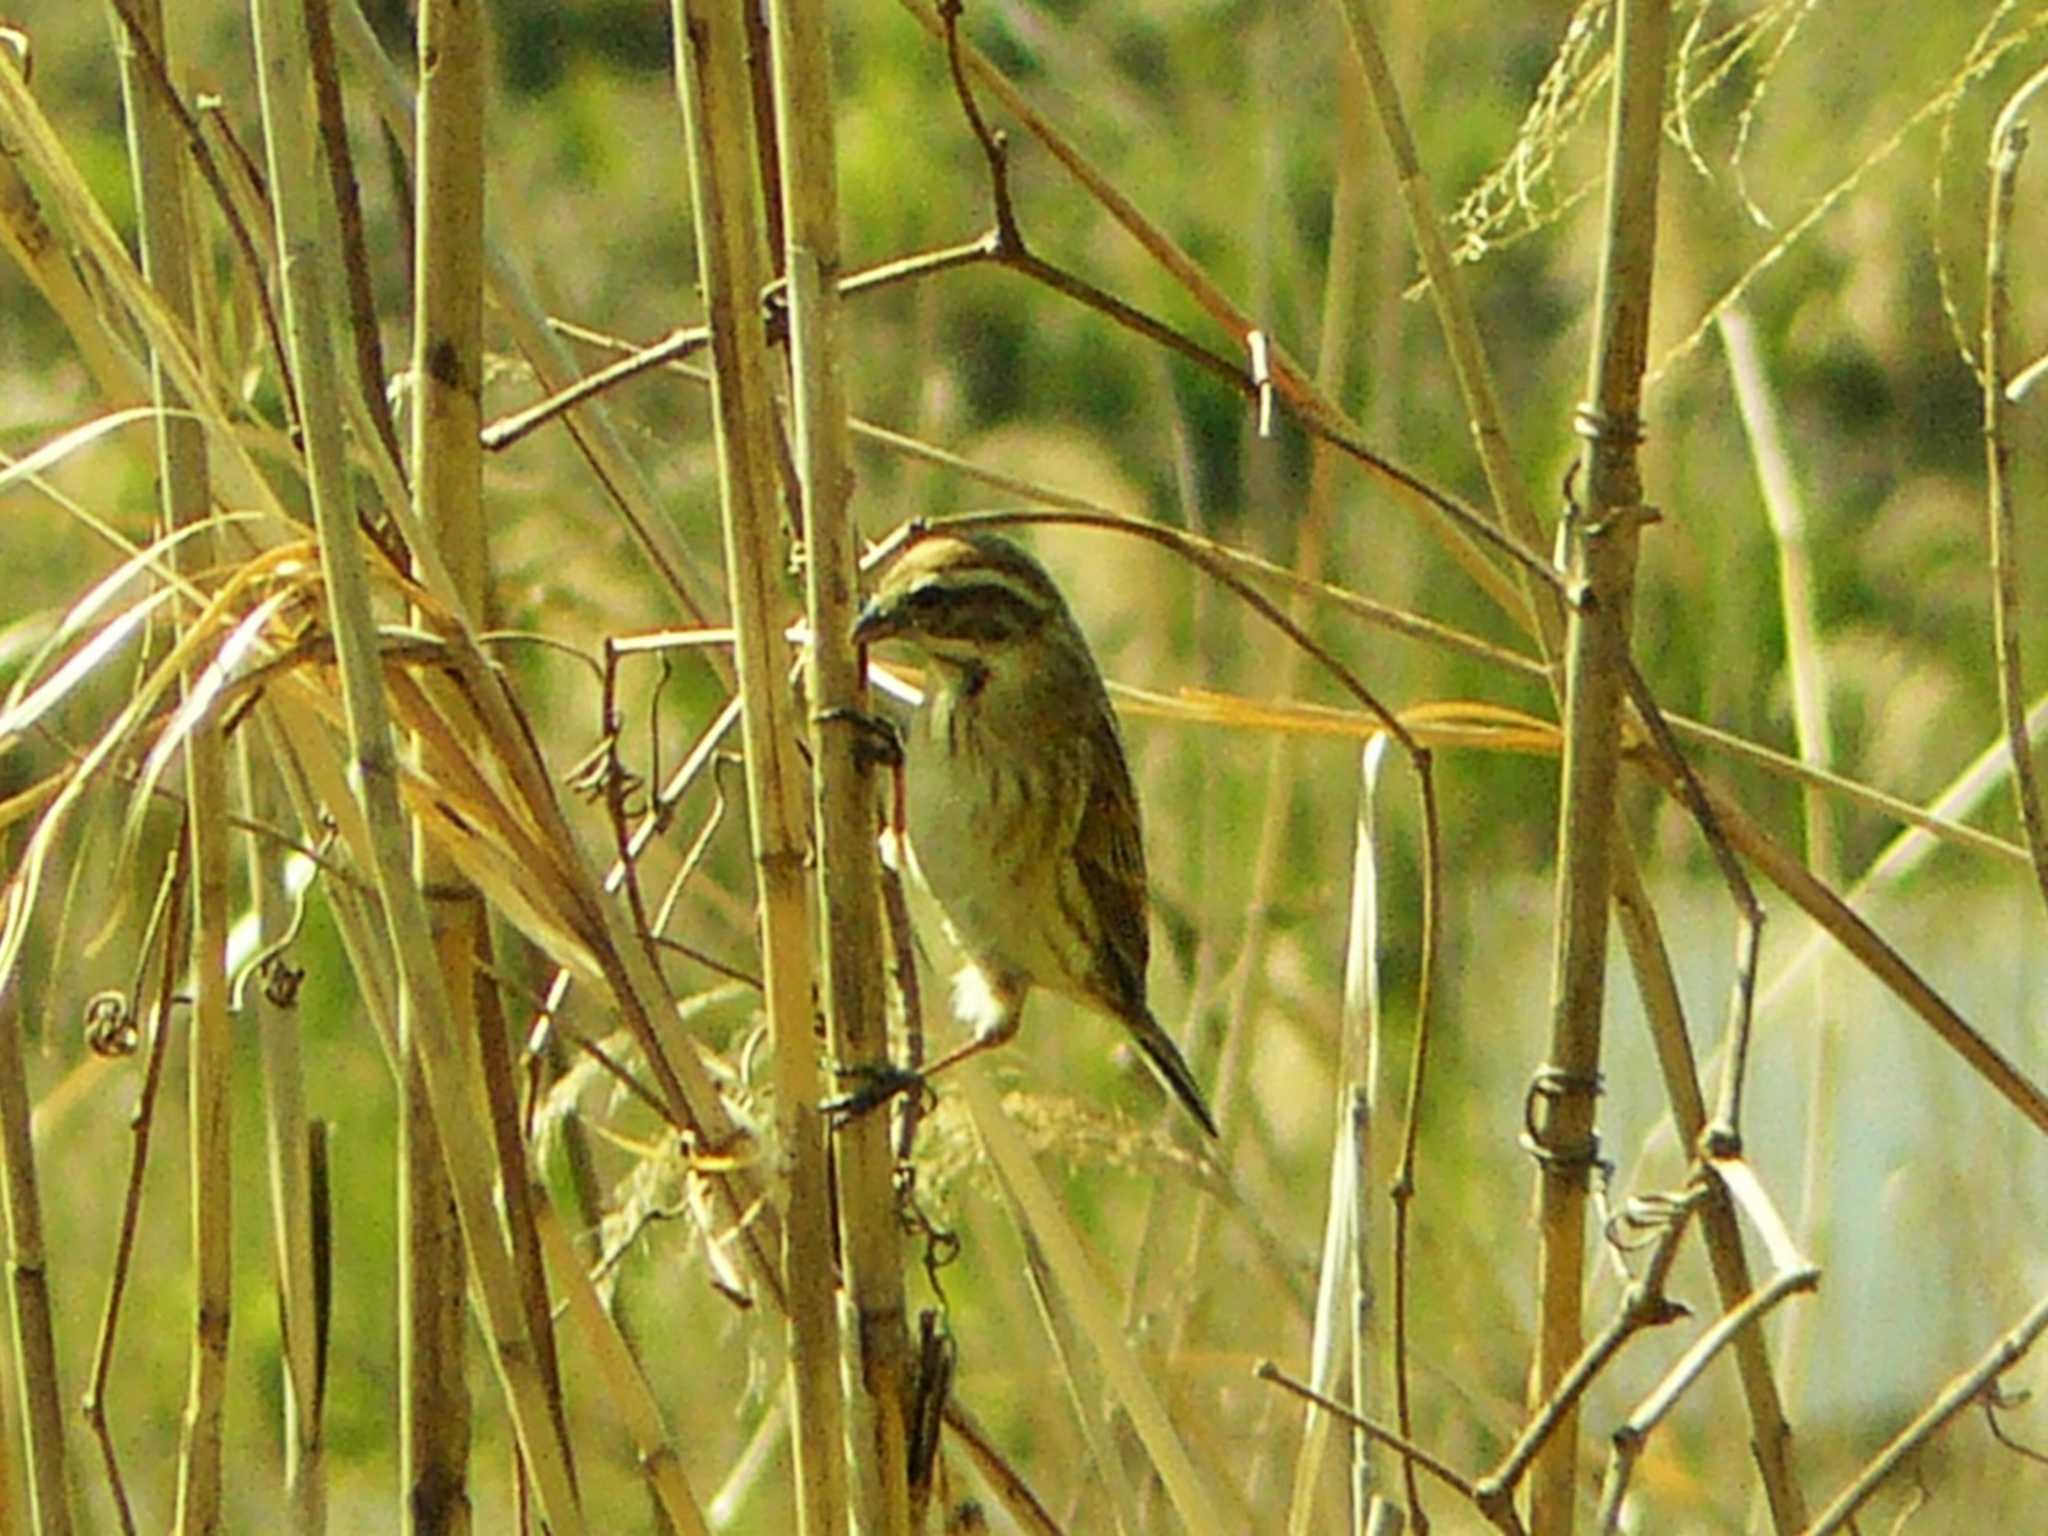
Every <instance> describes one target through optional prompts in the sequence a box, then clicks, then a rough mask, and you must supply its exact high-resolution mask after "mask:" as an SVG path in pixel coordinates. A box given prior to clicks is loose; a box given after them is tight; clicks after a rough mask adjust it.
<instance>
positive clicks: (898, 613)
mask: <svg viewBox="0 0 2048 1536" xmlns="http://www.w3.org/2000/svg"><path fill="white" fill-rule="evenodd" d="M1072 624H1073V620H1072V619H1071V618H1070V617H1069V616H1068V613H1067V605H1066V602H1065V600H1064V599H1063V598H1061V596H1060V593H1059V588H1057V587H1055V586H1054V585H1053V583H1052V578H1051V577H1050V576H1048V575H1047V574H1046V573H1045V567H1043V566H1042V565H1040V564H1039V563H1038V562H1037V561H1036V560H1034V559H1032V558H1031V556H1030V555H1028V554H1026V553H1025V552H1024V551H1023V550H1022V549H1021V548H1019V547H1018V546H1017V545H1015V544H1012V543H1011V542H1010V541H1009V540H1008V539H1001V538H997V537H995V536H994V535H993V534H985V533H976V534H965V533H940V534H933V535H931V536H929V537H927V538H924V539H921V540H919V541H918V542H917V543H916V544H913V545H912V546H911V547H910V548H909V549H907V550H905V551H904V553H903V554H902V555H900V556H899V557H898V558H897V559H896V561H895V563H893V564H892V565H891V566H890V567H889V568H888V570H887V571H886V572H885V573H884V575H883V577H882V580H881V584H880V585H879V586H878V587H876V589H875V595H874V596H873V597H872V598H870V599H869V600H868V604H867V606H866V607H865V608H863V609H861V611H860V617H859V618H857V619H856V620H855V621H854V625H853V638H854V641H855V643H857V644H860V645H872V644H875V643H876V642H878V641H882V640H900V641H902V642H903V643H904V644H906V645H909V646H911V647H913V648H914V649H916V650H919V651H921V652H923V653H924V654H925V655H926V656H928V657H929V658H930V659H931V660H932V661H933V662H935V663H937V664H939V665H941V666H948V665H950V666H952V667H956V668H962V669H966V670H969V671H982V670H985V669H987V668H989V667H990V666H992V665H994V664H995V663H997V662H998V661H999V659H1000V658H1001V657H1002V656H1003V655H1004V654H1005V653H1006V652H1009V651H1012V650H1014V649H1016V648H1017V647H1019V646H1028V645H1030V644H1032V643H1033V642H1034V641H1039V640H1042V639H1044V638H1046V637H1047V636H1048V635H1050V634H1055V633H1059V632H1061V631H1062V630H1064V629H1068V628H1071V627H1072Z"/></svg>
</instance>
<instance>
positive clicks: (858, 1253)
mask: <svg viewBox="0 0 2048 1536" xmlns="http://www.w3.org/2000/svg"><path fill="white" fill-rule="evenodd" d="M771 13H772V14H771V22H772V25H773V28H774V38H775V87H776V89H775V111H776V141H777V144H778V145H779V146H780V149H781V153H782V193H783V209H784V215H783V221H782V224H783V230H784V240H785V245H786V256H787V259H786V261H785V263H784V266H785V271H786V274H787V277H788V280H789V319H790V363H791V368H792V372H793V375H794V381H795V387H794V388H793V389H792V391H791V396H792V398H793V400H794V402H795V412H794V415H795V429H796V432H795V435H796V464H797V475H798V479H799V481H800V482H801V485H802V490H803V530H804V547H805V550H806V552H807V554H808V557H809V558H808V562H807V564H806V566H805V572H806V581H807V591H806V596H807V598H808V607H809V617H810V628H811V651H810V668H809V672H808V678H809V695H810V701H811V708H812V710H813V714H812V717H811V761H812V763H813V764H814V765H815V768H814V778H813V783H814V785H815V788H816V810H817V821H816V826H817V836H818V864H819V890H818V899H819V902H820V904H821V920H820V922H819V924H818V933H819V939H820V943H821V945H822V952H821V954H820V957H819V959H820V965H821V969H822V971H823V980H824V984H825V986H824V1001H825V1024H826V1031H827V1035H828V1037H829V1038H830V1040H831V1042H832V1051H833V1054H834V1056H835V1057H836V1058H837V1059H838V1060H839V1061H841V1062H844V1063H849V1064H852V1065H854V1066H856V1067H859V1066H868V1065H872V1066H876V1067H880V1066H883V1065H886V1063H887V1059H888V1044H889V1032H888V1025H887V1019H886V1014H885V1011H884V1010H885V1002H884V995H883V988H882V953H883V943H884V941H883V933H882V905H881V886H880V883H879V876H880V869H879V868H878V859H877V854H876V845H875V809H874V808H875V794H874V784H873V780H872V775H871V773H870V771H869V769H868V768H867V767H866V765H865V764H866V759H865V758H864V756H863V754H862V753H861V752H860V751H859V750H858V749H859V746H860V740H859V732H858V731H857V730H856V729H854V728H853V723H852V721H851V719H850V715H851V712H852V711H854V710H856V709H858V708H859V707H860V706H861V703H862V697H863V694H862V687H861V674H860V664H859V658H858V657H857V656H856V654H855V652H854V647H853V645H852V643H851V642H850V640H849V638H848V631H849V629H850V627H851V625H852V622H853V615H854V607H855V604H856V601H857V598H858V593H859V576H858V565H859V555H860V551H859V548H858V544H859V535H858V530H857V529H856V527H855V525H854V521H853V514H852V507H851V504H850V503H851V492H852V483H853V472H852V466H851V463H850V456H851V451H852V450H851V442H850V440H849V436H848V433H847V426H846V388H845V380H844V374H843V371H842V366H841V358H840V352H839V278H840V245H839V183H838V177H837V175H836V173H835V170H834V166H833V131H832V121H833V119H832V50H831V26H830V24H829V21H828V19H827V16H826V13H825V6H824V5H823V4H822V3H821V0H776V3H775V4H774V5H773V6H772V7H771ZM838 1164H839V1217H840V1224H841V1228H842V1231H843V1233H844V1241H843V1244H842V1251H843V1253H844V1255H845V1265H846V1290H847V1299H848V1301H849V1303H850V1305H851V1308H852V1314H853V1330H854V1336H853V1338H851V1339H849V1340H847V1341H845V1342H846V1345H847V1347H848V1348H850V1349H852V1350H853V1351H854V1352H855V1355H856V1357H857V1372H856V1373H854V1374H853V1375H852V1378H851V1379H853V1380H855V1381H858V1382H859V1384H860V1387H861V1391H860V1392H859V1393H858V1394H856V1395H855V1396H854V1397H853V1399H852V1401H851V1403H850V1405H849V1411H850V1412H851V1413H852V1415H853V1417H854V1420H855V1423H854V1433H853V1436H852V1443H851V1445H850V1447H849V1452H850V1458H851V1462H852V1468H853V1473H854V1476H853V1481H852V1487H851V1490H850V1491H851V1493H852V1496H853V1500H854V1513H855V1516H856V1518H857V1519H858V1521H859V1527H860V1529H861V1530H862V1531H865V1532H873V1533H875V1536H904V1533H907V1532H908V1531H909V1529H910V1524H909V1522H910V1493H909V1485H908V1481H907V1469H908V1431H907V1420H908V1414H909V1410H908V1406H907V1403H906V1401H905V1399H906V1395H907V1394H908V1392H909V1389H910V1358H909V1357H910V1334H909V1329H908V1327H907V1326H906V1323H905V1320H904V1315H903V1265H902V1258H901V1252H900V1250H901V1238H900V1235H899V1227H898V1223H897V1219H896V1201H895V1192H894V1189H893V1183H892V1159H891V1156H890V1147H889V1118H888V1116H887V1115H880V1114H874V1115H862V1116H859V1117H857V1118H856V1119H854V1120H853V1121H852V1122H851V1123H849V1124H847V1125H845V1126H843V1127H841V1129H840V1131H839V1136H838Z"/></svg>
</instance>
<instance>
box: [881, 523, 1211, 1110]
mask: <svg viewBox="0 0 2048 1536" xmlns="http://www.w3.org/2000/svg"><path fill="white" fill-rule="evenodd" d="M854 638H855V639H856V640H857V641H860V642H862V643H875V642H879V641H883V640H899V641H902V642H903V643H905V644H907V645H909V646H911V647H913V648H914V649H916V650H917V651H919V652H921V653H922V655H923V657H924V659H925V660H926V661H928V662H929V663H930V665H931V671H930V675H929V676H928V677H927V679H926V685H925V700H924V703H923V705H922V706H921V707H920V708H919V709H918V711H917V713H916V715H915V716H914V718H913V720H912V722H911V727H910V730H909V732H908V733H907V735H906V739H905V742H904V774H905V778H906V799H907V816H908V820H909V833H910V848H911V863H912V868H913V870H914V872H915V875H916V878H917V879H918V880H919V881H920V882H921V883H922V884H923V885H924V886H925V887H926V888H927V889H928V890H929V891H930V892H931V893H932V895H933V897H934V898H936V899H937V901H938V903H939V906H940V908H941V910H942V911H943V912H944V913H945V917H946V926H947V931H948V933H949V934H950V935H951V937H952V939H953V941H954V943H955V944H956V945H957V946H958V947H959V949H960V951H961V953H962V954H964V955H965V956H966V957H967V959H968V962H969V963H968V967H967V969H966V970H964V971H962V972H961V974H960V976H959V977H958V978H957V979H956V982H955V999H954V1006H955V1010H956V1011H957V1012H958V1013H959V1014H960V1016H961V1018H962V1019H963V1021H965V1022H966V1023H967V1024H968V1025H969V1026H970V1027H971V1028H972V1029H973V1030H974V1038H973V1040H972V1041H971V1042H970V1043H969V1045H968V1046H967V1047H965V1048H964V1049H963V1050H962V1051H960V1052H956V1053H955V1055H954V1056H953V1057H949V1058H947V1059H946V1060H945V1061H942V1062H941V1063H939V1067H943V1066H946V1065H950V1064H951V1062H952V1061H953V1060H956V1059H958V1057H959V1056H961V1055H965V1054H968V1053H970V1052H973V1051H977V1050H985V1049H987V1048H988V1047H990V1046H993V1045H999V1044H1001V1043H1002V1042H1004V1041H1006V1040H1008V1039H1009V1038H1010V1037H1011V1036H1013V1035H1014V1034H1015V1033H1016V1031H1017V1026H1018V1023H1019V1020H1020V1018H1021V1015H1022V1011H1023V1007H1024V1000H1025V998H1026V996H1027V995H1028V994H1029V992H1030V990H1031V988H1032V987H1034V986H1041V987H1045V988H1046V989H1048V990H1049V991H1053V992H1059V993H1062V994H1064V995H1065V996H1068V997H1071V998H1074V999H1075V1000H1077V1001H1079V1002H1082V1003H1085V1004H1087V1005H1088V1006H1089V1007H1091V1008H1094V1009H1096V1010H1098V1011H1100V1012H1103V1013H1106V1014H1108V1015H1110V1017H1112V1018H1114V1019H1116V1020H1117V1022H1119V1023H1120V1024H1122V1025H1123V1026H1124V1028H1126V1029H1127V1030H1129V1031H1130V1033H1131V1036H1132V1038H1133V1039H1134V1040H1135V1041H1136V1042H1137V1044H1138V1046H1139V1048H1140V1049H1141V1050H1142V1051H1143V1052H1144V1054H1145V1057H1146V1059H1147V1060H1148V1061H1149V1062H1150V1063H1151V1065H1152V1066H1153V1068H1154V1069H1155V1070H1156V1071H1157V1072H1158V1074H1159V1076H1160V1078H1161V1079H1162V1080H1163V1081H1164V1082H1165V1083H1166V1085H1167V1086H1168V1087H1169V1088H1170V1089H1171V1090H1172V1091H1173V1093H1174V1094H1175V1095H1176V1096H1177V1097H1178V1098H1179V1099H1180V1100H1181V1102H1182V1103H1183V1104H1185V1105H1186V1106H1187V1107H1188V1109H1189V1111H1190V1112H1191V1113H1192V1114H1193V1115H1194V1116H1195V1118H1196V1119H1197V1120H1199V1121H1200V1122H1201V1124H1202V1126H1203V1128H1204V1129H1205V1130H1207V1131H1208V1132H1209V1134H1211V1135H1212V1136H1213V1135H1215V1134H1216V1123H1215V1121H1214V1119H1213V1118H1212V1117H1211V1116H1210V1114H1209V1110H1208V1106H1207V1105H1206V1104H1204V1103H1203V1101H1202V1093H1201V1089H1200V1088H1199V1087H1198V1086H1197V1085H1196V1083H1195V1079H1194V1074H1193V1073H1192V1072H1191V1071H1189V1069H1188V1065H1187V1062H1186V1061H1185V1060H1184V1059H1183V1058H1182V1056H1181V1053H1180V1051H1179V1049H1178V1047H1176V1046H1175V1045H1174V1043H1173V1040H1172V1038H1171V1037H1170V1036H1168V1035H1167V1033H1166V1032H1165V1030H1163V1029H1161V1028H1160V1027H1159V1023H1158V1021H1157V1020H1156V1019H1154V1018H1153V1017H1152V1012H1151V1009H1150V1008H1149V1007H1148V1006H1147V1004H1146V1001H1145V967H1146V962H1147V960H1148V959H1149V957H1150V952H1151V938H1150V934H1149V932H1148V931H1147V927H1146V901H1147V898H1146V888H1145V848H1144V841H1143V836H1142V833H1141V830H1140V826H1139V818H1138V802H1137V796H1136V794H1135V793H1134V791H1133V790H1132V788H1131V775H1130V769H1129V767H1128V766H1127V765H1126V764H1125V762H1124V753H1123V744H1122V741H1121V740H1120V738H1119V737H1118V734H1117V727H1116V716H1115V714H1114V713H1113V712H1112V711H1111V709H1110V704H1109V696H1108V694H1107V693H1106V692H1105V691H1104V689H1103V685H1102V675H1101V673H1100V672H1099V671H1097V670H1096V666H1095V660H1094V658H1093V657H1092V656H1091V655H1090V654H1089V651H1088V643H1087V641H1086V640H1085V639H1084V638H1083V637H1082V635H1081V631H1080V629H1079V627H1078V626H1077V625H1076V624H1075V623H1074V618H1073V615H1072V613H1070V612H1069V611H1068V609H1067V604H1066V601H1065V599H1064V598H1062V597H1061V596H1060V593H1059V589H1058V588H1057V587H1055V586H1054V585H1053V582H1052V578H1051V577H1049V576H1048V575H1047V574H1046V573H1045V569H1044V567H1042V566H1040V565H1039V563H1038V562H1037V561H1036V560H1034V559H1032V558H1031V556H1030V555H1028V554H1026V553H1025V552H1024V551H1023V550H1022V549H1020V548H1018V547H1017V546H1016V545H1015V544H1012V543H1010V542H1009V541H1008V540H1006V539H1000V538H996V537H994V536H992V535H987V534H954V533H947V534H937V535H933V536H931V537H927V538H925V539H923V540H921V541H920V542H918V543H916V544H914V545H912V546H911V547H910V548H909V549H908V550H907V551H905V553H904V554H903V555H902V556H901V557H899V558H898V559H897V561H896V562H895V563H894V564H893V565H892V566H890V568H889V570H888V571H887V573H886V574H885V575H884V576H883V578H882V583H881V586H880V588H879V589H878V590H877V591H876V593H875V595H874V598H873V600H872V601H870V602H869V603H868V605H867V607H866V608H864V609H863V610H862V611H861V615H860V618H859V620H858V621H857V622H856V624H855V626H854ZM933 1070H938V1068H934V1069H933Z"/></svg>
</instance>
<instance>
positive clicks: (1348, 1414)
mask: <svg viewBox="0 0 2048 1536" xmlns="http://www.w3.org/2000/svg"><path fill="white" fill-rule="evenodd" d="M1252 1374H1253V1375H1254V1376H1256V1377H1258V1378H1259V1380H1261V1381H1270V1382H1272V1383H1273V1385H1274V1386H1276V1387H1280V1388H1282V1389H1284V1390H1286V1391H1288V1392H1292V1393H1293V1394H1294V1395H1295V1396H1296V1397H1298V1398H1300V1399H1301V1400H1302V1401H1303V1402H1308V1403H1314V1404H1315V1405H1316V1406H1317V1407H1318V1408H1320V1409H1322V1410H1323V1412H1325V1413H1327V1414H1330V1415H1332V1416H1334V1417H1335V1418H1338V1419H1340V1420H1342V1421H1343V1422H1344V1423H1346V1424H1349V1425H1350V1426H1351V1427H1352V1428H1353V1429H1355V1430H1357V1431H1358V1432H1359V1433H1360V1434H1361V1435H1364V1436H1365V1437H1366V1438H1367V1439H1369V1440H1374V1441H1377V1442H1378V1443H1379V1444H1381V1445H1384V1446H1385V1447H1386V1448H1387V1449H1388V1450H1390V1451H1392V1452H1394V1454H1395V1455H1397V1456H1399V1457H1400V1458H1401V1459H1402V1460H1403V1461H1404V1462H1409V1463H1412V1464H1413V1465H1415V1466H1417V1467H1420V1468H1421V1469H1422V1470H1423V1471H1425V1472H1427V1473H1428V1474H1429V1475H1430V1476H1431V1477H1433V1478H1435V1479H1436V1480H1437V1481H1438V1482H1440V1483H1442V1484H1443V1485H1444V1486H1445V1487H1446V1488H1448V1489H1450V1490H1451V1491H1452V1492H1453V1493H1455V1494H1457V1495H1458V1496H1459V1497H1460V1498H1462V1499H1464V1500H1465V1501H1466V1502H1467V1503H1469V1504H1471V1505H1472V1507H1473V1508H1474V1509H1477V1510H1478V1511H1479V1512H1480V1514H1482V1515H1484V1516H1485V1517H1486V1519H1487V1521H1488V1523H1489V1524H1491V1525H1492V1526H1493V1527H1494V1528H1495V1529H1497V1530H1499V1531H1501V1532H1503V1533H1505V1536H1521V1531H1522V1524H1521V1521H1520V1520H1518V1519H1517V1518H1516V1517H1515V1511H1514V1506H1513V1505H1512V1504H1504V1505H1501V1506H1498V1507H1496V1508H1493V1509H1488V1508H1486V1507H1484V1506H1482V1505H1481V1504H1480V1502H1479V1490H1478V1489H1477V1488H1476V1487H1475V1486H1474V1485H1473V1483H1472V1481H1471V1479H1469V1478H1467V1477H1466V1476H1465V1475H1464V1474H1463V1473H1462V1472H1460V1471H1458V1470H1457V1468H1455V1467H1453V1466H1451V1465H1450V1464H1449V1463H1448V1462H1445V1461H1442V1460H1439V1459H1438V1458H1437V1457H1435V1456H1433V1455H1431V1454H1430V1453H1429V1452H1428V1451H1425V1450H1424V1449H1423V1448H1422V1447H1421V1446H1419V1445H1417V1444H1415V1443H1414V1442H1413V1441H1411V1440H1409V1439H1407V1438H1406V1437H1405V1436H1402V1435H1399V1434H1396V1433H1395V1432H1394V1431H1393V1430H1391V1429H1388V1428H1386V1427H1385V1426H1384V1425H1381V1424H1375V1423H1374V1422H1373V1421H1372V1420H1371V1419H1366V1418H1360V1417H1359V1416H1358V1415H1357V1414H1355V1413H1353V1412H1352V1411H1351V1408H1350V1406H1349V1405H1348V1404H1345V1403H1340V1402H1338V1401H1337V1399H1335V1398H1334V1397H1325V1396H1324V1395H1323V1394H1322V1393H1320V1392H1318V1391H1316V1389H1315V1388H1314V1387H1311V1386H1310V1385H1309V1384H1308V1383H1307V1382H1305V1381H1297V1380H1296V1379H1295V1378H1294V1377H1292V1376H1290V1375H1288V1374H1287V1373H1286V1372H1285V1371H1283V1370H1281V1369H1280V1367H1279V1366H1277V1365H1275V1364H1274V1363H1273V1362H1272V1361H1270V1360H1261V1361H1260V1362H1259V1363H1258V1364H1257V1365H1256V1366H1254V1367H1253V1368H1252Z"/></svg>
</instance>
